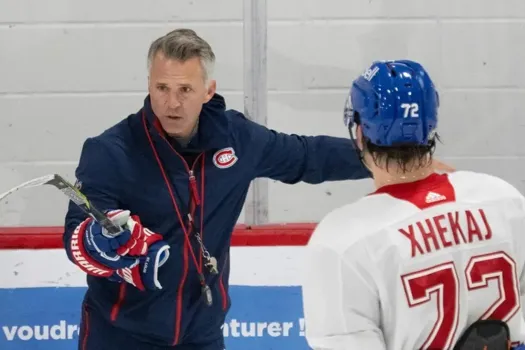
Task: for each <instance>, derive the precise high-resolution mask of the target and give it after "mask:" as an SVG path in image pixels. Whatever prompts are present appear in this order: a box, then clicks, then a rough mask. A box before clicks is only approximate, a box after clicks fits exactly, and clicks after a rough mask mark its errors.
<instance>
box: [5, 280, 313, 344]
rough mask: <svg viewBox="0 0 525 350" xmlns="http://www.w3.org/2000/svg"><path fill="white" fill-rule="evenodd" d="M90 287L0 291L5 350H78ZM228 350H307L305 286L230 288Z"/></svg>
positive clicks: (227, 322)
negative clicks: (303, 306) (81, 323)
mask: <svg viewBox="0 0 525 350" xmlns="http://www.w3.org/2000/svg"><path fill="white" fill-rule="evenodd" d="M84 292H85V287H57V288H53V287H36V288H4V289H0V310H1V312H0V327H1V328H2V332H1V334H0V349H2V350H32V349H38V350H71V349H76V348H77V345H76V344H77V339H78V330H79V320H80V305H81V302H82V299H83V296H84ZM230 295H231V298H232V307H231V309H230V312H229V314H228V316H227V320H226V323H225V324H224V328H223V333H224V335H225V339H226V349H227V350H246V349H250V350H270V349H271V350H280V349H283V350H285V349H293V350H303V349H304V350H307V349H309V347H308V345H307V343H306V340H305V338H304V323H303V319H302V317H303V314H302V301H301V289H300V287H281V286H236V285H233V286H231V287H230Z"/></svg>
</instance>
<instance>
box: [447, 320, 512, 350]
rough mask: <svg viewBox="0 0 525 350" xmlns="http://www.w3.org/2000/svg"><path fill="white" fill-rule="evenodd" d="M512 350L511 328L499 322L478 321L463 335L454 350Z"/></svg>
mask: <svg viewBox="0 0 525 350" xmlns="http://www.w3.org/2000/svg"><path fill="white" fill-rule="evenodd" d="M471 349H494V350H510V349H511V340H510V331H509V326H508V325H507V324H506V323H505V322H503V321H499V320H478V321H476V322H474V323H473V324H471V325H470V327H468V328H467V329H466V330H465V332H464V333H463V334H462V335H461V337H460V338H459V340H458V342H457V343H456V345H454V350H471Z"/></svg>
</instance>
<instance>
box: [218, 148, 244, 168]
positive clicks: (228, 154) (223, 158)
mask: <svg viewBox="0 0 525 350" xmlns="http://www.w3.org/2000/svg"><path fill="white" fill-rule="evenodd" d="M237 159H238V158H237V156H236V155H235V151H234V150H233V148H231V147H228V148H223V149H221V150H219V151H217V152H216V153H215V154H214V155H213V164H215V166H216V167H217V168H220V169H225V168H229V167H231V166H232V165H233V164H235V163H236V162H237Z"/></svg>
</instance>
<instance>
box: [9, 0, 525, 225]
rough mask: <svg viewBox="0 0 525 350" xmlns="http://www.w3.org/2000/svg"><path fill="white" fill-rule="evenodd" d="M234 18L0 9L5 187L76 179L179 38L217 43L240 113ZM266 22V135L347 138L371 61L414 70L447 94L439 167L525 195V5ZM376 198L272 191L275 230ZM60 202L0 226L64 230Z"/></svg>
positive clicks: (385, 9) (329, 11) (353, 6)
mask: <svg viewBox="0 0 525 350" xmlns="http://www.w3.org/2000/svg"><path fill="white" fill-rule="evenodd" d="M242 5H243V2H242V0H221V1H216V0H185V1H182V0H180V1H173V0H156V1H150V0H148V1H146V0H112V1H107V2H106V1H102V0H91V1H88V2H80V1H75V2H73V1H68V0H47V1H41V0H0V109H1V110H2V111H4V113H3V115H2V117H0V150H1V151H0V188H1V189H4V188H5V189H8V188H10V187H11V186H14V185H16V184H18V183H20V182H22V181H25V180H28V179H30V178H32V177H35V176H38V175H43V174H47V173H51V172H58V173H61V174H63V175H65V176H67V177H68V178H70V179H74V177H73V172H74V168H75V166H76V162H77V160H78V156H79V151H80V146H81V144H82V142H83V141H84V139H85V138H86V137H87V136H90V135H93V134H97V133H99V132H100V131H101V130H102V129H104V128H106V127H108V126H110V125H112V124H113V123H115V122H117V121H119V120H120V119H121V118H123V117H125V116H127V115H128V114H130V113H132V112H134V111H136V110H137V109H139V108H140V107H141V103H142V101H143V98H144V96H145V93H146V79H147V76H146V69H145V67H146V60H145V56H146V51H147V48H148V45H149V43H150V42H151V41H152V40H154V39H155V38H156V37H157V36H160V35H162V34H164V33H165V32H167V31H169V30H171V29H173V28H176V27H180V26H185V27H191V28H193V29H195V30H197V31H198V33H199V34H201V35H202V36H203V37H204V38H205V39H207V40H208V41H209V42H210V43H211V44H212V46H213V47H214V49H215V51H216V55H217V60H218V62H217V79H218V88H219V92H220V93H222V94H223V95H225V96H226V98H227V101H228V103H229V107H231V108H236V109H240V110H243V95H242V91H243V71H242V63H243V57H242V53H243V47H242V35H243V28H242V14H243V8H242ZM268 15H269V28H268V45H269V48H268V88H269V106H268V125H269V126H270V127H271V128H275V129H278V130H280V131H285V132H294V133H302V134H331V135H336V136H346V132H345V130H344V127H343V124H342V108H343V103H344V98H345V94H346V92H347V89H348V85H349V83H350V81H351V80H352V79H353V78H354V77H355V76H356V75H357V74H359V73H361V71H362V70H363V69H364V68H365V67H366V66H367V65H368V64H369V62H370V61H372V60H374V59H383V58H411V59H415V60H419V61H421V62H422V63H423V64H424V65H426V67H427V68H428V70H429V71H430V73H431V74H432V75H433V77H434V80H435V81H436V83H437V85H438V87H439V88H440V91H441V97H442V109H441V118H442V119H441V120H442V122H441V129H440V132H441V134H442V138H443V142H444V145H440V148H439V150H438V155H439V156H441V157H442V158H443V159H445V160H447V161H449V162H450V163H452V164H453V165H455V166H458V167H460V168H463V169H469V170H478V171H484V172H489V173H492V174H496V175H500V176H503V177H504V178H506V179H508V180H509V181H511V182H512V183H513V184H514V185H516V186H518V188H519V189H520V190H525V184H524V179H525V177H524V170H525V165H524V159H523V156H524V152H525V151H524V150H523V149H522V144H523V143H522V142H520V141H519V140H518V138H519V137H520V136H521V135H522V134H523V131H524V130H525V128H524V125H525V122H524V121H523V118H522V113H523V111H524V110H525V93H524V92H525V89H524V88H525V82H524V81H525V79H524V78H525V65H524V64H523V63H524V62H525V49H524V46H523V45H522V43H523V42H525V2H524V1H522V0H505V1H502V2H500V3H499V4H497V3H496V2H494V1H490V0H461V1H458V0H425V1H421V0H322V1H321V0H268ZM128 40H131V43H130V42H128ZM78 122H86V123H87V125H88V126H87V127H81V128H79V127H76V126H75V124H76V123H78ZM29 141H34V142H37V143H38V147H37V148H36V149H30V147H29V143H28V142H29ZM371 189H372V188H371V183H370V182H369V181H359V182H341V183H326V184H322V185H317V186H311V185H306V184H299V185H296V186H287V185H284V184H280V183H274V182H271V183H270V185H269V218H270V221H271V222H297V221H317V220H319V219H320V218H321V217H322V216H323V215H324V214H325V213H326V211H328V210H330V209H332V208H334V207H336V206H339V205H341V204H343V203H344V202H346V201H349V200H353V199H356V198H357V197H358V196H360V195H362V194H364V193H366V192H368V191H370V190H371ZM0 192H1V190H0ZM66 202H67V201H66V200H65V199H64V197H62V196H61V195H60V194H57V193H55V192H54V191H53V190H52V189H49V188H41V189H36V190H32V191H25V192H22V193H19V194H18V195H16V196H13V197H11V199H9V200H8V203H2V205H1V206H0V218H1V222H0V225H55V224H62V220H63V214H64V211H65V206H66ZM305 203H312V205H307V204H306V205H305ZM241 221H243V218H242V217H241Z"/></svg>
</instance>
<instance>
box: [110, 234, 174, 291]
mask: <svg viewBox="0 0 525 350" xmlns="http://www.w3.org/2000/svg"><path fill="white" fill-rule="evenodd" d="M169 249H170V246H169V245H168V244H166V243H165V242H164V241H159V242H156V243H154V244H152V245H151V246H150V247H149V249H148V253H147V254H146V256H143V257H140V258H139V261H137V262H136V263H135V264H134V265H133V266H131V267H126V268H123V269H119V270H117V271H116V273H115V274H114V275H113V276H111V277H110V279H111V280H112V281H117V282H123V281H126V282H128V283H129V284H132V285H133V286H135V287H136V288H138V289H139V290H142V291H144V290H159V289H162V286H161V284H160V282H159V279H158V275H159V274H158V270H159V268H160V267H161V266H162V265H163V264H164V263H165V262H166V260H168V258H169V255H170V251H169Z"/></svg>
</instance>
